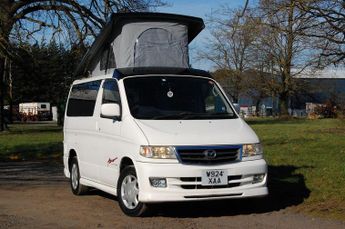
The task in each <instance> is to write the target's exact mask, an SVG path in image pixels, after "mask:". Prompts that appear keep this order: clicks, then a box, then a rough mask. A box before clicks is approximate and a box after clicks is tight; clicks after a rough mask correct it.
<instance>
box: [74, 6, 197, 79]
mask: <svg viewBox="0 0 345 229" xmlns="http://www.w3.org/2000/svg"><path fill="white" fill-rule="evenodd" d="M203 28H204V23H203V20H202V19H201V18H196V17H189V16H182V15H175V14H164V13H117V14H113V15H112V16H111V18H110V20H109V22H108V23H107V24H106V26H105V27H104V28H103V29H102V31H101V32H100V34H99V36H98V37H97V38H96V40H95V42H94V43H93V45H92V46H91V48H90V49H89V50H88V52H87V53H86V54H85V56H84V57H83V59H82V61H81V63H80V65H79V66H78V67H77V70H76V72H75V74H77V75H85V74H86V73H87V72H91V75H92V76H93V75H97V74H105V73H111V72H110V70H111V69H114V68H127V67H178V68H188V67H189V57H188V44H189V43H190V42H191V41H192V40H193V39H194V38H195V37H196V36H197V35H198V33H199V32H200V31H201V30H202V29H203Z"/></svg>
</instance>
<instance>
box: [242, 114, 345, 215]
mask: <svg viewBox="0 0 345 229" xmlns="http://www.w3.org/2000/svg"><path fill="white" fill-rule="evenodd" d="M248 123H249V124H250V125H251V126H252V127H253V128H254V130H255V131H256V133H257V134H258V135H259V137H260V140H261V141H262V143H263V146H264V151H265V158H266V160H267V162H268V164H269V176H270V179H269V182H270V183H269V186H270V191H271V192H273V194H275V195H276V198H277V199H278V201H279V199H280V200H281V199H285V200H286V201H291V203H292V204H293V205H296V207H294V208H293V209H295V210H297V211H301V212H304V213H309V214H312V215H317V216H321V217H327V218H335V219H341V220H345V120H334V119H322V120H291V121H279V120H262V119H261V120H260V119H258V120H250V121H248Z"/></svg>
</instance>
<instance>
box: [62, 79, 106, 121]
mask: <svg viewBox="0 0 345 229" xmlns="http://www.w3.org/2000/svg"><path fill="white" fill-rule="evenodd" d="M100 84H101V81H100V80H99V81H92V82H88V83H83V84H76V85H74V86H73V87H72V90H71V93H70V97H69V100H68V107H67V116H93V112H94V109H95V104H96V98H97V93H98V90H99V86H100Z"/></svg>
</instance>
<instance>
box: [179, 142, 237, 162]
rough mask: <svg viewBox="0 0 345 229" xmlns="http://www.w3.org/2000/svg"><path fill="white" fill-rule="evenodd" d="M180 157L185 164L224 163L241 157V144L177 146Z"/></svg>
mask: <svg viewBox="0 0 345 229" xmlns="http://www.w3.org/2000/svg"><path fill="white" fill-rule="evenodd" d="M176 151H177V154H178V158H179V160H180V161H181V163H184V164H212V165H213V164H223V163H229V162H233V161H236V160H238V159H239V158H240V154H241V146H239V145H232V146H212V147H210V146H205V147H202V146H200V147H176Z"/></svg>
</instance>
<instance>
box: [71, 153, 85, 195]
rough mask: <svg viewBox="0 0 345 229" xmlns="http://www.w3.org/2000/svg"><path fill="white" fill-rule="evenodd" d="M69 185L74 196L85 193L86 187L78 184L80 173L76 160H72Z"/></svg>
mask: <svg viewBox="0 0 345 229" xmlns="http://www.w3.org/2000/svg"><path fill="white" fill-rule="evenodd" d="M70 183H71V189H72V192H73V194H74V195H78V196H79V195H82V194H84V193H85V192H87V186H84V185H82V184H80V172H79V165H78V160H77V158H75V157H74V158H72V162H71V168H70Z"/></svg>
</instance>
